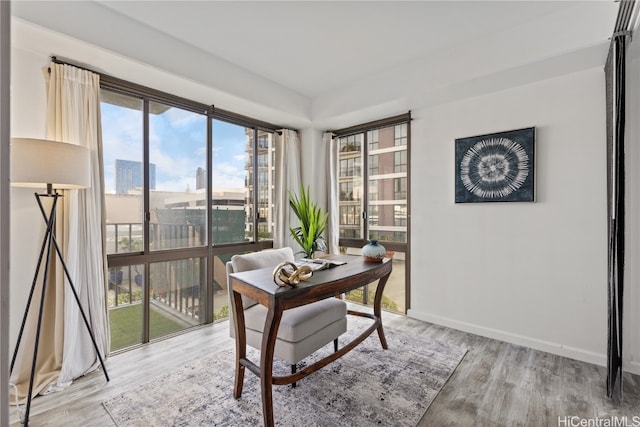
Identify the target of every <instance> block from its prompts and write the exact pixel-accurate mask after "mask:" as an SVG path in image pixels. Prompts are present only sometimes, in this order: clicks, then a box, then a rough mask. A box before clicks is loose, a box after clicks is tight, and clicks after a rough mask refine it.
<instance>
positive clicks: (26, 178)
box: [11, 138, 109, 426]
mask: <svg viewBox="0 0 640 427" xmlns="http://www.w3.org/2000/svg"><path fill="white" fill-rule="evenodd" d="M90 177H91V175H90V168H89V150H88V149H87V148H85V147H82V146H79V145H75V144H66V143H63V142H56V141H47V140H42V139H29V138H13V139H12V140H11V185H12V186H16V187H32V188H45V187H46V189H47V192H46V193H40V194H39V193H35V197H36V202H37V203H38V207H39V208H40V213H41V214H42V218H43V219H44V222H45V223H46V225H47V227H46V231H45V234H44V238H43V240H42V246H41V247H40V255H39V257H38V263H37V265H36V270H35V274H34V276H33V282H32V284H31V290H30V292H29V298H28V299H27V307H26V309H25V311H24V317H23V318H22V325H21V326H20V332H19V334H18V341H17V343H16V348H15V350H14V352H13V358H12V359H11V373H13V367H14V364H15V361H16V357H17V355H18V349H19V348H20V342H21V341H22V334H23V332H24V328H25V324H26V322H27V315H28V313H29V307H30V306H31V300H32V298H33V294H34V291H35V289H36V286H37V283H38V276H39V274H40V269H41V268H43V260H44V270H43V275H42V293H41V296H40V308H39V310H38V324H37V327H36V336H35V343H34V349H33V360H32V364H31V375H30V378H29V394H28V396H27V403H26V409H25V415H24V421H23V424H24V425H25V426H28V425H29V410H30V408H31V398H32V397H33V396H32V392H33V380H34V376H35V371H36V362H37V359H38V344H39V341H40V331H41V327H42V313H43V308H44V303H45V295H46V292H47V287H50V286H55V284H51V283H48V280H47V279H48V273H49V263H50V260H51V256H52V253H51V252H52V251H55V253H56V254H57V258H58V259H59V260H60V263H61V264H62V267H63V269H64V274H65V275H66V277H67V283H69V287H70V288H71V291H72V292H73V296H74V297H75V300H76V302H77V304H78V307H79V309H80V313H81V314H82V320H84V324H85V326H86V327H87V330H88V331H89V335H90V336H91V342H92V343H93V347H94V348H95V351H96V354H97V355H98V359H100V365H101V366H102V371H103V372H104V376H105V378H106V379H107V381H109V375H108V374H107V369H106V368H105V366H104V361H103V360H102V355H101V354H100V350H99V349H98V344H97V343H96V339H95V336H94V335H93V331H92V330H91V326H90V325H89V320H88V319H87V316H86V315H85V312H84V310H83V308H82V304H80V298H79V297H78V293H77V292H76V289H75V286H74V285H73V281H72V280H71V276H70V275H69V270H68V269H67V265H66V264H65V262H64V257H63V255H62V251H61V250H60V246H59V245H58V241H57V240H56V236H55V222H56V207H57V204H58V200H59V199H60V198H61V197H62V194H60V193H58V191H57V190H62V189H83V188H87V187H89V186H90V184H91V178H90ZM45 198H49V199H51V207H50V209H49V212H47V211H46V210H45V208H44V206H43V203H42V200H43V199H45ZM53 256H54V257H55V255H53Z"/></svg>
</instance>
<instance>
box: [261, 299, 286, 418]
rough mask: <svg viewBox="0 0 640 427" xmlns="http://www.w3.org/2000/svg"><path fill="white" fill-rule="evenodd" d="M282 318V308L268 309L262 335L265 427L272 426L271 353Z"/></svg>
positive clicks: (262, 382)
mask: <svg viewBox="0 0 640 427" xmlns="http://www.w3.org/2000/svg"><path fill="white" fill-rule="evenodd" d="M281 318H282V308H281V307H280V306H279V305H277V306H276V307H269V313H268V314H267V318H266V319H265V322H264V330H263V333H262V350H261V351H260V387H261V389H262V415H263V418H264V425H265V427H271V426H273V395H272V387H273V384H272V379H273V351H274V349H275V347H276V338H277V337H278V326H279V325H280V319H281Z"/></svg>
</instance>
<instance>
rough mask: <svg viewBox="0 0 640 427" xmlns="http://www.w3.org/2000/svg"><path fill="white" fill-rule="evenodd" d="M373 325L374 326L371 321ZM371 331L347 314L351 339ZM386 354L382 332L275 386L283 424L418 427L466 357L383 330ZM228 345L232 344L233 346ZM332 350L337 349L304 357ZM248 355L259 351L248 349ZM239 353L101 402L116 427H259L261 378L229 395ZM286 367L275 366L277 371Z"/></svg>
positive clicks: (249, 377) (250, 377) (255, 356)
mask: <svg viewBox="0 0 640 427" xmlns="http://www.w3.org/2000/svg"><path fill="white" fill-rule="evenodd" d="M369 324H370V323H369ZM366 326H367V320H366V319H360V318H352V316H349V331H348V332H347V333H346V334H345V336H343V337H341V338H340V341H341V342H342V343H346V342H348V340H349V339H350V338H351V337H355V336H356V335H357V334H358V333H359V332H360V331H362V330H363V329H365V328H366ZM385 335H386V337H387V342H388V344H389V349H388V350H383V349H382V347H381V346H380V341H379V340H378V336H377V333H375V332H374V333H373V334H372V335H371V336H370V337H369V338H367V339H366V340H365V341H364V342H363V343H361V344H360V345H359V346H358V347H356V348H355V349H354V350H352V351H351V352H349V353H347V354H346V355H345V356H343V357H342V358H340V359H338V360H337V361H335V362H333V363H332V364H330V365H328V366H326V367H324V368H322V369H321V370H319V371H317V372H315V373H313V374H311V375H310V376H308V377H306V378H304V379H303V380H301V381H299V382H298V386H297V387H296V388H291V387H290V386H273V406H274V416H275V423H276V425H278V426H297V427H302V426H327V427H329V426H331V427H334V426H359V427H362V426H373V425H376V426H415V425H416V424H417V423H418V421H420V419H421V418H422V416H423V415H424V413H425V412H426V410H427V408H428V407H429V405H430V404H431V402H432V401H433V400H434V399H435V397H436V396H437V395H438V392H439V391H440V390H441V389H442V387H443V386H444V384H445V383H446V382H447V380H448V379H449V377H450V376H451V374H452V373H453V371H454V370H455V369H456V367H457V366H458V364H459V363H460V361H461V360H462V358H463V357H464V355H465V353H466V349H463V348H460V347H457V346H452V345H449V344H446V343H443V342H440V341H437V340H432V339H428V338H424V337H420V336H415V335H410V334H407V333H404V332H402V331H398V330H394V329H391V328H385ZM230 344H232V343H231V342H230ZM331 351H333V344H329V345H327V346H326V347H324V348H323V349H321V350H320V351H319V352H318V353H317V355H315V357H314V355H312V356H310V357H309V358H308V359H306V362H307V363H312V361H313V360H314V359H316V358H317V357H318V356H322V355H326V354H328V353H329V352H331ZM247 353H248V355H249V358H250V359H251V360H253V361H254V362H258V361H259V353H258V352H257V351H255V350H253V349H251V348H248V349H247ZM234 357H235V349H233V348H228V349H223V350H220V351H219V352H218V353H216V354H215V355H211V356H208V357H206V358H203V359H200V360H195V361H193V362H191V363H189V364H187V365H186V366H183V367H181V368H178V369H176V370H174V371H172V372H169V373H167V374H166V375H163V376H161V377H159V378H156V379H154V380H153V381H150V382H148V383H146V384H142V385H140V386H138V387H135V388H134V389H132V390H130V391H127V392H125V393H122V394H121V395H119V396H116V397H115V398H113V399H110V400H108V401H106V402H103V405H104V407H105V409H106V410H107V412H109V414H110V416H111V418H112V419H113V421H114V423H115V424H116V425H117V426H120V427H124V426H145V427H146V426H257V425H262V400H261V397H260V381H259V378H258V377H256V376H255V375H254V374H252V373H251V372H250V371H249V370H246V372H245V380H244V389H243V392H242V397H241V398H240V399H238V400H236V399H234V398H233V396H232V391H233V378H234ZM289 369H290V368H289V365H287V364H286V363H282V362H279V361H277V360H276V361H274V374H276V375H277V374H280V375H286V374H287V373H289Z"/></svg>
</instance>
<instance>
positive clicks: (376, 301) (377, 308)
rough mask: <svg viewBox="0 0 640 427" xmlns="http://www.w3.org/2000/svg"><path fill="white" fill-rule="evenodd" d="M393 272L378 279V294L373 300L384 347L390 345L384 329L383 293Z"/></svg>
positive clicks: (374, 312)
mask: <svg viewBox="0 0 640 427" xmlns="http://www.w3.org/2000/svg"><path fill="white" fill-rule="evenodd" d="M390 274H391V273H389V274H387V275H386V276H384V277H381V278H380V280H379V281H378V287H377V288H376V296H375V299H374V301H373V314H375V316H376V317H377V318H378V322H380V324H379V325H378V338H380V344H381V345H382V348H383V349H385V350H386V349H387V348H389V346H387V339H386V338H385V336H384V329H382V308H381V306H382V293H383V292H384V287H385V285H386V284H387V280H388V279H389V275H390Z"/></svg>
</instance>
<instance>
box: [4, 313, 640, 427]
mask: <svg viewBox="0 0 640 427" xmlns="http://www.w3.org/2000/svg"><path fill="white" fill-rule="evenodd" d="M383 322H384V324H385V326H387V327H388V328H389V329H391V328H396V329H404V330H407V331H410V332H412V333H415V334H419V335H423V336H427V337H433V338H435V339H439V340H442V341H446V342H449V343H452V344H456V345H459V346H464V347H466V348H467V349H468V353H467V355H466V356H465V358H464V359H463V360H462V362H461V364H460V366H459V367H458V369H457V370H456V371H455V372H454V374H453V375H452V377H451V378H450V379H449V382H448V383H447V384H446V385H445V387H444V388H443V389H442V391H441V392H440V394H439V395H438V396H437V398H436V399H435V401H434V402H433V403H432V404H431V406H430V407H429V409H428V411H427V412H426V414H425V415H424V417H423V419H422V420H421V421H420V423H419V424H418V425H419V426H421V427H423V426H438V427H440V426H492V427H493V426H519V425H521V426H535V427H538V426H570V425H587V424H577V423H576V422H579V421H580V420H579V419H577V418H574V419H572V420H569V418H565V417H580V418H581V419H589V418H591V419H593V418H594V417H600V418H610V417H614V416H618V417H622V416H626V417H628V418H627V423H628V424H626V425H638V424H632V422H633V421H634V418H633V417H638V418H637V419H636V420H639V421H640V377H638V376H633V375H625V386H624V399H623V400H624V403H622V404H620V403H619V402H618V400H617V399H616V400H611V399H608V398H607V397H606V386H605V378H606V372H605V369H604V368H602V367H598V366H594V365H591V364H588V363H583V362H577V361H575V360H571V359H566V358H563V357H559V356H554V355H551V354H548V353H544V352H540V351H535V350H531V349H528V348H525V347H520V346H516V345H511V344H507V343H504V342H500V341H496V340H492V339H488V338H483V337H480V336H477V335H472V334H467V333H464V332H460V331H456V330H453V329H449V328H445V327H441V326H437V325H432V324H429V323H423V322H420V321H417V320H413V319H409V318H406V317H403V316H397V315H392V314H387V313H385V314H383ZM227 346H229V347H231V346H232V341H231V339H230V338H228V323H227V322H221V323H217V324H215V325H210V326H207V327H203V328H201V329H198V330H195V331H192V332H189V333H187V334H184V335H181V336H178V337H174V338H171V339H167V340H164V341H161V342H157V343H154V344H151V345H147V346H145V347H142V348H139V349H136V350H132V351H128V352H125V353H121V354H118V355H115V356H112V357H110V358H109V359H108V360H107V369H108V372H109V375H110V377H111V381H110V382H109V383H107V382H106V381H105V379H104V376H103V374H102V371H101V370H98V371H96V372H93V373H91V374H89V375H87V376H85V377H83V378H80V379H78V380H76V381H75V382H74V383H73V384H72V385H71V387H69V388H68V389H66V390H65V391H63V392H60V393H54V394H51V395H48V396H40V397H38V398H36V399H34V401H33V403H32V407H31V416H30V425H31V426H33V427H36V426H56V427H59V426H82V427H89V426H112V425H113V423H112V421H111V419H110V418H109V416H108V414H107V413H106V412H105V410H104V408H103V407H102V405H101V402H102V401H104V400H107V399H109V398H111V397H113V396H116V395H118V394H120V393H122V392H124V391H127V390H129V389H131V388H133V387H135V385H136V384H139V383H141V382H147V381H149V380H151V379H153V378H155V377H157V376H159V375H161V374H162V373H165V372H167V371H168V370H170V369H172V368H175V367H179V366H182V365H183V364H184V363H185V362H187V361H189V360H192V359H196V358H198V357H201V356H203V355H207V354H210V353H211V352H215V351H217V350H219V349H220V348H222V347H227ZM214 368H215V367H214ZM247 375H251V374H250V373H248V374H247ZM303 381H304V380H303ZM230 387H231V386H230ZM229 390H230V392H231V388H230V389H229ZM11 414H12V415H11V423H12V424H11V425H12V426H19V425H20V422H19V420H18V417H17V415H16V412H15V409H12V412H11ZM559 417H561V418H560V419H561V420H566V421H567V422H565V423H562V422H560V423H559ZM619 419H620V418H619ZM572 422H573V424H571V423H572ZM585 422H586V421H585ZM601 422H602V421H601ZM594 423H595V422H594ZM588 425H607V424H588ZM611 425H614V424H611ZM619 425H625V424H619ZM301 427H303V426H301ZM358 427H360V426H358Z"/></svg>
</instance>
